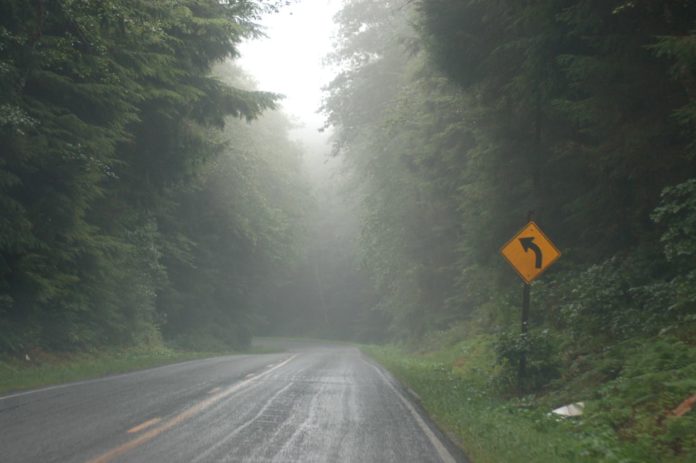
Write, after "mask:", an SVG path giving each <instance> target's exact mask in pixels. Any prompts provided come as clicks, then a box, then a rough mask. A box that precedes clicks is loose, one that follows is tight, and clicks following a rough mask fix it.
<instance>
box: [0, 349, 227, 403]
mask: <svg viewBox="0 0 696 463" xmlns="http://www.w3.org/2000/svg"><path fill="white" fill-rule="evenodd" d="M226 353H229V352H186V351H178V350H174V349H170V348H167V347H154V348H153V347H147V348H144V347H141V348H129V349H120V350H101V351H95V352H83V353H70V354H55V353H34V354H30V360H26V359H25V358H22V359H20V358H10V357H5V358H0V394H5V393H9V392H13V391H21V390H26V389H34V388H37V387H42V386H50V385H55V384H61V383H66V382H72V381H80V380H85V379H92V378H99V377H102V376H107V375H111V374H117V373H126V372H129V371H134V370H141V369H144V368H151V367H156V366H160V365H166V364H170V363H177V362H183V361H186V360H194V359H200V358H206V357H212V356H216V355H224V354H226Z"/></svg>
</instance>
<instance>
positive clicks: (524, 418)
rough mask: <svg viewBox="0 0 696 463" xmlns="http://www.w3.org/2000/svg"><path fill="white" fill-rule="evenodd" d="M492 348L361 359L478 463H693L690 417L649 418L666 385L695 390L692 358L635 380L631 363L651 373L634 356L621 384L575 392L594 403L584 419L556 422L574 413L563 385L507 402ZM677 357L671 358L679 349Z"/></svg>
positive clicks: (456, 347)
mask: <svg viewBox="0 0 696 463" xmlns="http://www.w3.org/2000/svg"><path fill="white" fill-rule="evenodd" d="M493 342H494V340H493V338H492V337H491V336H486V335H478V336H473V337H470V338H467V340H465V341H461V342H455V343H452V344H449V345H445V346H443V345H440V346H438V347H434V346H432V345H430V346H428V351H426V352H423V351H422V350H421V351H420V352H414V351H413V349H407V348H404V347H395V346H382V347H377V346H364V347H363V350H364V351H365V352H366V353H367V354H368V355H370V356H371V357H373V358H374V359H375V360H377V361H378V362H379V363H381V364H382V365H384V366H385V367H386V368H387V369H388V370H389V371H390V372H391V373H392V374H393V375H394V376H395V377H396V378H397V379H399V380H400V381H401V382H402V383H404V384H406V385H408V386H409V387H410V388H411V389H412V390H413V391H414V392H415V393H416V394H417V395H418V396H419V399H420V402H421V404H422V405H423V407H424V408H425V409H426V410H427V411H428V413H429V414H430V415H431V416H432V417H433V419H434V420H435V421H436V422H437V423H438V425H439V426H441V427H442V428H443V429H444V430H445V431H447V432H448V433H449V434H450V435H451V436H452V437H453V438H454V440H455V441H457V442H458V443H459V444H460V445H461V447H462V448H463V449H464V450H465V453H466V454H467V455H468V456H469V458H470V459H471V461H472V462H474V463H499V462H506V463H517V462H520V463H575V462H588V461H592V462H602V463H610V462H611V463H644V462H658V461H659V462H670V463H672V462H674V463H676V462H679V463H686V462H693V461H696V459H694V457H695V455H696V452H695V450H696V449H694V442H695V440H694V437H693V435H692V434H693V432H690V431H686V429H691V431H693V429H696V428H692V427H691V426H692V425H693V424H694V423H695V422H696V421H694V418H696V417H694V416H693V415H691V414H687V415H686V416H684V417H682V418H679V419H671V418H667V419H666V420H664V423H662V422H660V417H661V416H664V413H663V412H657V411H651V410H654V409H655V407H654V406H653V407H652V408H645V407H646V405H645V403H646V401H648V402H649V401H651V400H652V401H657V399H658V398H659V397H662V396H664V395H665V390H666V389H665V387H666V386H665V385H664V384H667V385H669V384H670V381H672V382H679V385H680V388H681V389H680V390H679V392H678V394H676V395H674V397H677V396H678V397H684V396H688V394H686V392H688V390H690V387H691V384H692V383H691V381H689V382H688V384H686V385H684V384H683V383H684V381H687V380H688V379H689V378H691V379H693V376H694V374H693V371H694V369H693V368H694V367H693V366H692V364H691V363H690V362H688V360H689V359H688V358H687V359H685V360H683V361H682V362H681V365H682V366H681V367H680V368H679V369H671V370H665V371H661V372H658V371H657V368H656V367H655V368H653V372H651V373H648V372H646V371H641V372H640V376H638V373H636V376H635V378H636V379H635V380H634V379H632V376H631V374H632V373H631V371H632V370H631V369H630V363H631V362H633V363H635V364H637V365H643V366H644V369H645V368H648V365H647V361H646V360H645V358H646V354H645V352H643V351H637V350H636V351H635V352H634V351H631V354H630V356H629V358H624V359H622V361H625V362H626V364H627V365H628V366H627V367H626V369H625V370H624V376H622V377H620V378H617V379H616V380H614V381H605V383H604V384H600V383H596V384H593V383H588V384H587V385H585V387H584V388H579V387H577V388H574V389H575V393H576V394H578V395H575V393H574V394H573V395H574V398H575V400H583V399H588V398H589V399H591V400H590V402H589V404H588V406H587V408H586V412H587V413H586V415H587V416H583V417H576V418H570V419H564V418H560V417H556V416H554V415H552V414H551V413H550V410H551V409H553V408H555V407H557V406H560V405H563V404H564V403H567V402H562V403H561V402H558V400H559V396H564V397H563V400H567V399H569V398H570V397H569V395H566V394H565V393H564V391H563V390H562V389H559V386H560V384H559V385H556V387H555V388H554V387H551V388H549V389H548V390H546V391H543V393H538V394H537V395H535V396H532V395H530V396H528V397H522V398H518V397H513V396H512V394H509V393H505V392H502V391H505V390H506V388H505V387H501V385H500V384H498V383H496V381H497V380H498V379H499V378H501V376H504V375H500V374H499V373H500V370H499V369H500V366H498V364H497V362H496V359H495V353H494V347H493ZM645 345H646V346H647V345H650V344H649V343H645ZM652 345H657V344H655V343H652ZM658 348H659V346H658ZM643 349H644V350H645V349H647V348H643ZM649 349H651V350H655V348H653V347H649ZM670 349H671V351H670V352H674V347H670ZM663 363H664V362H663ZM598 366H599V367H600V368H603V366H601V365H598ZM670 368H671V367H670ZM658 375H661V376H659V378H660V379H661V380H662V381H663V383H664V384H662V383H661V384H662V385H657V383H654V384H653V381H652V378H653V377H655V378H657V377H658ZM669 378H672V379H671V380H670V379H669ZM634 383H635V385H634ZM627 385H630V386H631V389H630V390H627V389H626V388H627V387H628V386H627ZM566 386H567V384H566ZM651 388H652V389H654V390H655V393H654V395H653V396H650V389H651ZM646 397H647V398H646ZM670 403H674V400H672V401H671V402H670ZM677 403H678V401H677ZM641 407H643V408H641ZM608 418H611V419H608ZM622 420H623V421H622ZM671 427H674V429H672V428H671ZM675 442H676V445H675ZM677 446H678V447H680V448H676V447H677Z"/></svg>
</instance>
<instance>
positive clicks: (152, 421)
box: [126, 418, 162, 434]
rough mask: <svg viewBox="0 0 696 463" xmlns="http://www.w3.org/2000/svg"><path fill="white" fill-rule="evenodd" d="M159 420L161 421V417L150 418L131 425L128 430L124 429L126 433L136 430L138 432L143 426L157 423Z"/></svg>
mask: <svg viewBox="0 0 696 463" xmlns="http://www.w3.org/2000/svg"><path fill="white" fill-rule="evenodd" d="M160 421H162V418H152V419H151V420H147V421H145V422H144V423H140V424H139V425H137V426H133V427H132V428H130V429H129V430H128V431H126V432H127V433H128V434H135V433H136V432H140V431H142V430H143V429H145V428H149V427H150V426H152V425H153V424H157V423H159V422H160Z"/></svg>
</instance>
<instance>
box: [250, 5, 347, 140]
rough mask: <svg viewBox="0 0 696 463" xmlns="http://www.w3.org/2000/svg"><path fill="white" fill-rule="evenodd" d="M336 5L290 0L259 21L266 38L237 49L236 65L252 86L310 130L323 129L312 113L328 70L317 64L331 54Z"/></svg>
mask: <svg viewBox="0 0 696 463" xmlns="http://www.w3.org/2000/svg"><path fill="white" fill-rule="evenodd" d="M340 4H341V0H296V2H295V3H293V4H291V5H290V6H286V7H283V8H282V9H281V11H280V12H279V13H275V14H271V15H268V16H267V17H265V18H264V19H263V20H262V21H261V25H262V26H263V28H264V32H265V34H266V35H267V36H268V37H267V38H262V39H256V40H250V41H247V42H245V43H243V44H242V46H241V47H240V52H241V57H240V58H239V60H238V63H239V64H240V65H241V66H242V68H244V69H245V70H246V71H247V72H248V73H249V74H251V75H252V77H253V78H254V79H255V80H256V81H257V82H258V84H259V90H264V91H270V92H276V93H281V94H283V95H285V99H284V100H283V101H282V103H281V104H282V106H283V109H284V110H285V112H286V113H288V114H289V115H290V116H292V117H293V119H296V120H297V122H299V123H301V124H303V125H305V130H307V131H316V130H318V129H319V128H320V127H322V126H323V124H324V119H323V116H321V115H320V114H317V110H318V109H319V107H320V105H321V95H322V91H321V89H322V87H324V86H326V85H327V84H328V83H329V82H330V80H331V78H332V75H333V71H332V70H331V69H329V68H327V67H324V66H323V65H322V60H323V59H324V57H325V56H326V55H327V54H328V53H329V52H330V51H331V46H332V43H333V37H334V35H335V31H336V26H335V24H334V23H333V19H332V18H333V16H334V14H335V13H336V12H337V11H338V9H339V7H340Z"/></svg>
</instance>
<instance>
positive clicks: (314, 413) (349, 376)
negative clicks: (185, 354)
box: [0, 343, 465, 463]
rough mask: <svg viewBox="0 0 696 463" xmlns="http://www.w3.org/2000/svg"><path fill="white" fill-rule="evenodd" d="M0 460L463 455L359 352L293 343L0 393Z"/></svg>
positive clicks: (422, 458) (427, 458) (444, 458)
mask: <svg viewBox="0 0 696 463" xmlns="http://www.w3.org/2000/svg"><path fill="white" fill-rule="evenodd" d="M0 461H1V462H3V463H6V462H41V463H47V462H90V463H92V462H94V463H96V462H125V461H128V462H131V461H133V462H167V463H169V462H225V461H228V462H380V463H381V462H385V463H386V462H399V463H403V462H418V463H424V462H456V461H465V460H464V457H463V456H462V454H461V453H459V451H458V449H456V448H455V447H454V446H452V445H451V444H450V443H449V442H448V441H447V439H446V438H444V437H443V436H442V435H441V434H440V433H439V432H438V431H437V429H436V428H435V427H434V426H433V425H432V424H431V423H430V422H429V420H428V419H427V418H426V417H424V416H423V414H422V413H421V412H420V409H419V407H418V406H417V405H416V404H414V403H413V402H412V401H411V400H410V399H409V396H408V394H406V393H405V392H404V390H403V389H402V388H401V387H400V386H399V385H398V384H397V383H396V382H395V381H394V380H393V379H392V378H391V377H390V376H389V375H388V374H387V373H386V372H385V371H384V370H382V369H381V368H380V367H377V366H376V365H375V364H373V363H372V362H371V361H369V360H368V359H367V358H365V357H364V356H363V355H362V354H361V353H360V351H359V350H357V349H356V348H354V347H351V346H340V345H321V344H314V345H311V344H310V345H302V344H299V343H296V344H295V346H294V347H291V348H290V349H289V350H288V351H287V352H283V353H278V354H263V355H237V356H226V357H218V358H212V359H206V360H197V361H191V362H185V363H180V364H175V365H169V366H164V367H159V368H154V369H150V370H144V371H139V372H134V373H129V374H125V375H118V376H111V377H107V378H103V379H97V380H92V381H84V382H79V383H71V384H66V385H61V386H54V387H49V388H45V389H40V390H36V391H29V392H24V393H18V394H11V395H7V396H4V397H0Z"/></svg>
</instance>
